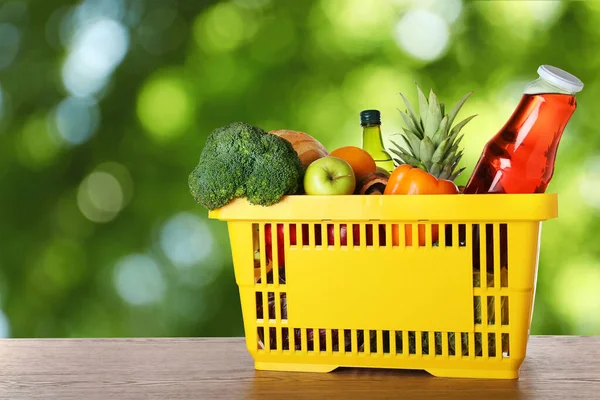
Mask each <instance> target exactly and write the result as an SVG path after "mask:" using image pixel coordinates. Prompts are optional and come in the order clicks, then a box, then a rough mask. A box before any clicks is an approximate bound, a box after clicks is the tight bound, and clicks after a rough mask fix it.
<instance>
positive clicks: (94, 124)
mask: <svg viewBox="0 0 600 400" xmlns="http://www.w3.org/2000/svg"><path fill="white" fill-rule="evenodd" d="M55 118H56V127H57V129H58V133H59V134H60V136H61V138H62V139H63V140H64V141H65V142H67V143H69V144H72V145H77V144H81V143H84V142H86V141H87V140H88V139H89V138H90V137H91V136H92V135H93V134H94V132H95V131H96V129H97V128H98V123H99V121H100V110H99V109H98V105H97V104H96V102H95V101H93V100H91V99H88V98H77V97H68V98H66V99H64V100H63V101H61V102H60V104H59V105H58V106H57V108H56V113H55Z"/></svg>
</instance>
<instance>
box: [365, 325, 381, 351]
mask: <svg viewBox="0 0 600 400" xmlns="http://www.w3.org/2000/svg"><path fill="white" fill-rule="evenodd" d="M368 332H369V345H368V346H367V347H369V348H370V350H369V352H370V353H377V350H379V349H381V343H377V341H378V340H379V335H378V331H373V330H370V331H368Z"/></svg>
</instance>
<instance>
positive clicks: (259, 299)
mask: <svg viewBox="0 0 600 400" xmlns="http://www.w3.org/2000/svg"><path fill="white" fill-rule="evenodd" d="M264 318H265V316H264V307H263V294H262V292H256V319H257V320H262V319H264Z"/></svg>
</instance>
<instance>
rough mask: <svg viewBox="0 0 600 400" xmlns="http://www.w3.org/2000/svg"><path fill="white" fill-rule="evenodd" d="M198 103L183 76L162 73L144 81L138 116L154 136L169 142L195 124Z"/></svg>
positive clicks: (158, 139) (148, 131)
mask: <svg viewBox="0 0 600 400" xmlns="http://www.w3.org/2000/svg"><path fill="white" fill-rule="evenodd" d="M194 104H195V102H194V99H193V98H192V97H191V96H190V94H189V93H188V90H187V89H186V84H185V82H184V80H183V78H182V77H181V76H179V75H177V74H159V75H157V76H155V77H153V78H150V79H149V80H148V81H147V82H146V83H145V84H144V87H143V88H142V90H141V92H140V94H139V96H138V103H137V115H138V118H139V120H140V122H141V123H142V125H143V127H144V128H145V130H146V132H147V133H148V134H149V135H150V136H151V137H152V138H153V139H156V140H157V141H161V142H163V141H169V140H172V139H175V138H177V137H179V136H181V135H183V134H184V133H186V131H187V129H188V128H189V127H190V125H191V124H192V119H193V114H194V108H195V105H194Z"/></svg>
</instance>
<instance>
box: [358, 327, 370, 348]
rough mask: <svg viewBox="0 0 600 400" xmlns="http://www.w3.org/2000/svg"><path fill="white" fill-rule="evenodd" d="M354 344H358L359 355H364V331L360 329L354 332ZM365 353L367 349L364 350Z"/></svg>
mask: <svg viewBox="0 0 600 400" xmlns="http://www.w3.org/2000/svg"><path fill="white" fill-rule="evenodd" d="M356 343H357V344H358V352H359V353H364V352H365V347H366V346H365V331H364V330H362V329H357V330H356ZM366 350H367V352H368V351H369V349H368V348H367V349H366Z"/></svg>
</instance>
